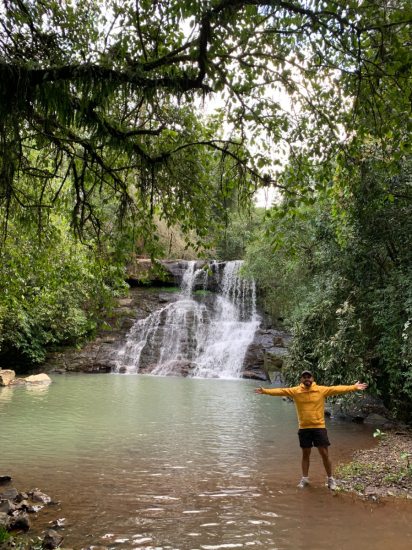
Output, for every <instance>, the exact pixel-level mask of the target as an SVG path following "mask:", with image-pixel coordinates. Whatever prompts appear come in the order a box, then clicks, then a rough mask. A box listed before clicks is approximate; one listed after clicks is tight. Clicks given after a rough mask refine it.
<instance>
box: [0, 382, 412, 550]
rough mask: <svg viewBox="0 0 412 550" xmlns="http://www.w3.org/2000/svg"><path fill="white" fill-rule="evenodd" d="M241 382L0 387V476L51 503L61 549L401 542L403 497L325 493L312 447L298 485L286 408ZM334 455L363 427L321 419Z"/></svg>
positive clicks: (301, 549) (408, 539)
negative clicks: (306, 482) (365, 498)
mask: <svg viewBox="0 0 412 550" xmlns="http://www.w3.org/2000/svg"><path fill="white" fill-rule="evenodd" d="M255 385H256V384H255V383H254V382H251V381H245V380H221V379H214V378H213V379H212V378H209V379H199V378H182V377H156V376H145V375H136V376H116V375H110V374H108V375H107V374H106V375H104V374H98V375H86V374H82V375H60V376H59V375H55V376H54V377H53V383H52V384H51V385H49V386H48V387H34V388H24V387H15V388H0V426H1V441H0V473H2V474H5V473H7V474H10V475H11V476H12V477H13V484H14V486H16V487H17V489H19V490H30V489H32V488H34V487H38V488H40V489H41V490H43V491H44V492H46V493H47V494H49V495H50V496H51V497H52V498H53V499H54V500H56V501H59V503H60V504H58V505H54V506H50V507H47V508H45V509H44V510H42V511H41V512H40V513H39V514H38V519H37V520H33V518H32V522H33V529H32V535H33V536H35V535H40V534H41V533H42V531H43V530H44V529H46V528H48V527H50V523H49V522H51V521H53V520H56V519H60V518H65V527H64V529H63V530H62V531H61V533H62V534H63V535H64V537H65V538H64V542H63V546H64V547H65V548H72V549H74V550H79V549H81V548H85V547H90V546H96V547H97V546H98V547H101V546H105V547H108V548H110V549H127V550H129V549H132V548H144V549H145V550H155V549H157V550H173V549H174V550H227V549H232V548H234V549H237V548H239V549H244V550H247V549H249V548H250V549H253V548H256V549H258V548H259V549H264V550H275V549H277V550H330V549H331V548H333V549H334V550H358V549H362V550H387V549H388V548H393V549H394V550H395V549H396V550H409V549H410V548H412V527H411V517H412V502H410V501H403V502H390V501H388V502H385V503H381V504H378V503H373V502H362V501H360V500H358V499H357V498H355V497H352V496H351V495H345V494H336V495H335V494H332V493H331V492H330V491H329V490H328V489H327V488H326V487H325V477H324V472H323V469H322V467H321V464H320V460H319V458H318V457H317V456H316V455H314V457H313V464H312V467H311V486H310V487H308V488H307V490H303V491H302V490H299V489H297V487H296V484H297V482H298V480H299V477H300V451H299V447H298V441H297V435H296V431H297V426H296V416H295V411H294V407H293V405H292V404H291V403H288V402H285V401H283V400H282V399H280V398H274V397H268V396H258V395H256V394H254V393H253V389H254V387H255ZM328 428H329V435H330V439H331V442H332V447H331V456H332V458H333V461H334V462H335V463H336V462H338V461H340V460H348V459H349V457H350V455H351V453H352V451H353V450H354V449H356V448H359V447H369V446H371V445H373V443H374V439H373V437H372V431H373V429H372V428H368V427H366V426H361V425H357V424H352V423H347V422H346V423H345V422H341V421H338V420H333V419H332V420H331V421H329V424H328Z"/></svg>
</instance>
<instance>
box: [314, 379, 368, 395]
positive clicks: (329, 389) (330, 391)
mask: <svg viewBox="0 0 412 550" xmlns="http://www.w3.org/2000/svg"><path fill="white" fill-rule="evenodd" d="M367 387H368V384H365V383H364V382H356V383H355V384H352V386H323V395H324V396H325V397H328V396H332V395H339V394H341V393H348V392H352V391H359V390H362V391H363V390H366V388H367Z"/></svg>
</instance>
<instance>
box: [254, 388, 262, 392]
mask: <svg viewBox="0 0 412 550" xmlns="http://www.w3.org/2000/svg"><path fill="white" fill-rule="evenodd" d="M255 393H263V388H256V389H255Z"/></svg>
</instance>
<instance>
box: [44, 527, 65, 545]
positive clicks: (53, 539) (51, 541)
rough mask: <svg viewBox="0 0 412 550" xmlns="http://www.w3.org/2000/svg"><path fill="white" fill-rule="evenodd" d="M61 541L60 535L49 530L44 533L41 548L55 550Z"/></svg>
mask: <svg viewBox="0 0 412 550" xmlns="http://www.w3.org/2000/svg"><path fill="white" fill-rule="evenodd" d="M62 541H63V537H62V535H60V534H59V533H58V532H57V531H54V530H53V529H49V530H48V531H46V535H45V536H44V539H43V545H42V548H49V549H52V548H57V547H58V546H60V544H61V543H62Z"/></svg>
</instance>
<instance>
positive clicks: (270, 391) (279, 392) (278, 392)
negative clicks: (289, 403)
mask: <svg viewBox="0 0 412 550" xmlns="http://www.w3.org/2000/svg"><path fill="white" fill-rule="evenodd" d="M295 390H296V388H262V387H260V388H256V389H255V393H259V394H264V395H274V396H276V397H281V396H285V395H286V396H288V397H293V395H294V393H295Z"/></svg>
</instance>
